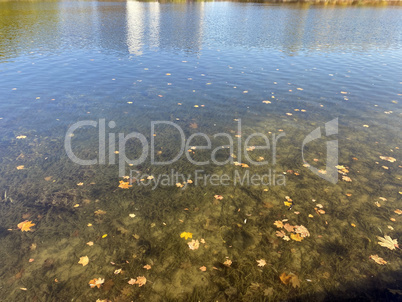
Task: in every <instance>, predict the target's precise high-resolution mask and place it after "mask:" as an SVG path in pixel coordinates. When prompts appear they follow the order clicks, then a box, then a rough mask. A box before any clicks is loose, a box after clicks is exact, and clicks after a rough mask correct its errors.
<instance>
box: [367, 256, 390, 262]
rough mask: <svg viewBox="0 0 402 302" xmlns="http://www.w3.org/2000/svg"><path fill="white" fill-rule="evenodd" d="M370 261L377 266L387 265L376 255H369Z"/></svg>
mask: <svg viewBox="0 0 402 302" xmlns="http://www.w3.org/2000/svg"><path fill="white" fill-rule="evenodd" d="M370 259H372V260H374V261H375V262H377V263H378V264H387V261H385V260H384V259H383V258H381V257H379V256H378V255H371V256H370Z"/></svg>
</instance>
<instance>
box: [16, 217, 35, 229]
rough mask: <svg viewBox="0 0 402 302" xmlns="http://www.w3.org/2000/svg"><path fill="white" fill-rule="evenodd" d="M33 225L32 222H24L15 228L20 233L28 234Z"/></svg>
mask: <svg viewBox="0 0 402 302" xmlns="http://www.w3.org/2000/svg"><path fill="white" fill-rule="evenodd" d="M34 225H35V223H32V221H28V220H25V221H23V222H20V223H19V224H18V225H17V227H18V228H19V229H20V230H21V231H22V232H28V231H31V227H33V226H34Z"/></svg>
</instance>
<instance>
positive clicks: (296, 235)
mask: <svg viewBox="0 0 402 302" xmlns="http://www.w3.org/2000/svg"><path fill="white" fill-rule="evenodd" d="M290 238H291V239H292V240H294V241H302V240H303V237H301V236H300V234H293V233H292V234H290Z"/></svg>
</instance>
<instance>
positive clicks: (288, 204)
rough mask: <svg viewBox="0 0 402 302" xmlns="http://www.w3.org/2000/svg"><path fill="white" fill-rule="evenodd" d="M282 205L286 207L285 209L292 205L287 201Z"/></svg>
mask: <svg viewBox="0 0 402 302" xmlns="http://www.w3.org/2000/svg"><path fill="white" fill-rule="evenodd" d="M283 204H284V205H285V206H287V207H290V206H291V205H292V203H291V202H287V201H284V202H283Z"/></svg>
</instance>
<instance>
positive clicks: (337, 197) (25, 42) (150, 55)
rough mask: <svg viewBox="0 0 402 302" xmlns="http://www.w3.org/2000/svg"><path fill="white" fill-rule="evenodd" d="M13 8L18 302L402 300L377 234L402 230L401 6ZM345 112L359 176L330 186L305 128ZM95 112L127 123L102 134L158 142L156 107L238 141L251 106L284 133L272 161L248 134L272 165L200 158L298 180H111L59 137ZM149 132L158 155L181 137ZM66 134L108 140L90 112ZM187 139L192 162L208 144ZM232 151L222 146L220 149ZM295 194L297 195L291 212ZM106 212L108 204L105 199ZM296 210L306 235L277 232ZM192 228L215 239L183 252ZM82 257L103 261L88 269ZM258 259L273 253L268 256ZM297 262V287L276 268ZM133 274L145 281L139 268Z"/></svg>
mask: <svg viewBox="0 0 402 302" xmlns="http://www.w3.org/2000/svg"><path fill="white" fill-rule="evenodd" d="M0 14H1V15H0V17H1V18H0V32H1V36H0V37H1V39H0V118H2V119H1V120H0V131H1V144H0V153H1V164H0V171H1V175H2V177H1V179H0V193H1V196H2V203H1V204H0V206H1V207H0V209H1V212H0V216H1V224H0V231H1V234H0V236H1V237H0V238H1V241H2V244H1V249H0V256H1V258H2V259H4V266H3V268H2V270H1V272H0V276H1V282H0V284H1V285H0V293H1V294H0V296H1V297H5V298H3V299H5V301H22V300H24V299H25V300H29V301H34V300H35V299H36V301H61V300H63V301H64V300H71V299H74V300H76V301H91V300H93V301H96V299H110V300H112V301H131V300H134V299H136V300H155V301H157V300H167V299H173V300H184V301H191V300H194V301H195V300H197V301H198V300H202V301H210V300H214V301H215V300H217V301H226V300H228V301H241V300H245V301H258V300H264V299H267V300H272V301H278V300H285V299H290V300H292V299H302V300H307V301H311V299H315V300H323V299H337V300H339V299H340V298H358V297H360V298H362V297H365V296H364V295H365V294H366V293H367V295H368V296H369V297H370V298H371V299H374V300H376V301H379V300H381V299H382V300H385V299H388V300H396V299H398V297H400V296H398V292H395V291H392V290H402V289H401V288H399V286H400V285H399V284H398V282H397V281H398V280H400V279H401V278H400V277H401V275H400V269H401V264H402V262H401V260H400V256H401V254H400V250H399V249H396V250H389V249H387V248H385V247H382V246H380V245H378V244H377V242H378V239H377V237H376V236H381V237H384V236H385V235H389V236H391V237H392V238H393V239H398V240H399V239H400V234H401V227H400V219H401V218H400V217H399V215H398V214H397V213H395V212H394V211H395V210H396V209H401V207H402V205H401V194H400V191H401V177H402V175H401V163H400V160H401V156H400V148H401V135H400V133H401V112H402V111H401V105H400V103H401V94H402V91H401V81H402V77H401V76H402V73H401V68H402V64H401V62H402V60H401V59H402V58H401V57H402V52H401V45H402V44H401V34H400V33H401V29H402V21H401V20H402V18H401V17H402V15H401V14H402V13H401V10H400V7H392V6H367V7H365V6H363V7H354V6H353V7H340V6H327V7H324V6H304V5H272V4H259V3H237V2H216V3H215V2H196V3H186V4H183V3H157V2H136V1H128V2H91V1H82V2H78V1H77V2H75V1H74V2H68V1H56V2H4V3H0ZM298 88H299V89H298ZM268 100H269V101H270V103H268V102H263V101H268ZM179 103H180V104H181V105H180V104H179ZM195 106H198V107H195ZM295 110H298V111H295ZM301 110H304V111H301ZM287 113H288V115H287ZM290 113H291V114H292V115H289V114H290ZM334 118H338V119H339V133H338V135H337V136H336V138H337V139H338V143H339V164H340V165H344V166H345V167H347V168H348V170H349V173H347V174H348V176H349V177H350V178H351V179H352V181H351V182H348V181H344V180H342V179H341V175H339V182H338V183H337V184H335V185H334V184H331V183H329V182H327V181H325V180H323V179H322V178H320V177H318V176H317V175H315V174H314V173H312V172H311V171H310V170H309V169H307V168H306V167H305V166H303V160H302V158H301V146H302V142H303V140H304V138H305V137H306V136H307V135H308V134H309V133H310V132H311V131H313V130H314V129H315V128H317V127H319V126H320V127H323V126H324V123H326V122H328V121H330V120H333V119H334ZM99 119H105V120H106V123H108V122H109V121H114V122H115V123H116V127H115V128H113V129H110V128H107V129H106V130H107V132H106V135H107V136H106V137H107V138H108V134H109V133H116V144H117V136H118V135H117V133H119V132H121V133H125V134H128V133H130V132H133V131H137V132H139V133H142V134H143V135H144V136H145V137H146V138H147V140H148V142H150V140H151V137H152V133H151V132H150V130H151V122H152V121H158V120H159V121H171V122H174V123H176V124H177V125H178V126H180V127H181V128H182V129H183V131H184V134H185V135H186V137H187V138H188V137H189V136H190V135H191V134H193V133H196V132H202V133H206V134H207V135H208V136H210V137H211V138H212V135H214V134H216V133H219V132H225V133H228V134H230V135H231V136H232V137H233V139H237V138H236V137H235V135H238V134H239V133H238V128H237V127H238V122H237V121H238V120H239V119H241V123H242V125H243V127H242V129H241V135H242V139H243V141H244V139H246V138H247V136H248V135H250V134H252V133H256V132H259V133H264V134H266V135H268V134H269V138H270V139H271V135H272V134H276V135H279V134H281V133H286V136H285V137H283V138H281V140H280V144H278V147H277V157H276V159H277V162H276V164H273V163H272V161H271V159H272V156H271V155H270V153H268V154H267V153H266V152H265V153H264V152H263V151H252V152H250V153H251V154H252V155H253V159H258V157H259V156H263V157H264V158H265V159H267V158H269V160H270V164H269V165H267V166H262V167H256V166H253V165H251V164H250V168H242V169H243V170H242V169H240V168H239V167H238V166H235V165H234V164H227V165H223V166H217V165H213V164H210V165H205V166H203V167H202V169H203V170H205V171H206V173H219V174H225V173H227V174H228V175H233V174H234V173H235V171H236V170H237V171H241V173H243V171H244V170H245V169H249V171H250V172H251V173H259V174H263V173H266V172H267V171H268V169H271V170H272V171H271V172H272V173H273V174H275V175H277V178H279V176H282V177H285V178H286V183H285V184H286V185H284V186H279V185H277V186H275V185H271V186H261V185H250V186H247V185H239V184H237V185H234V184H233V183H231V184H230V185H228V186H213V185H211V184H207V185H195V184H194V183H193V184H192V185H191V184H190V185H188V186H187V187H186V189H180V188H177V187H176V185H175V183H176V182H172V183H171V184H170V185H166V186H160V187H158V188H156V190H152V188H151V187H149V186H148V187H146V186H143V185H138V184H134V186H133V187H132V188H130V189H127V190H125V189H121V188H118V185H119V181H120V180H122V178H119V177H118V176H119V175H118V166H117V165H91V166H80V165H76V164H74V163H73V162H72V161H71V160H70V159H69V158H68V157H67V155H66V151H65V149H64V140H65V135H66V132H67V129H68V128H69V126H71V125H72V124H74V123H75V122H78V121H83V120H93V121H99ZM367 126H368V127H367ZM18 136H26V138H19V139H17V137H18ZM155 139H156V142H157V144H156V145H157V149H156V152H157V151H161V153H160V154H157V159H160V160H168V159H169V158H171V157H172V156H173V155H174V154H175V153H177V150H178V146H179V143H180V141H179V137H178V135H177V132H174V131H173V130H172V129H171V128H168V127H165V128H161V129H159V130H157V131H156V136H155ZM331 139H332V138H331ZM72 142H73V149H74V152H75V153H76V154H77V156H79V157H81V158H84V159H93V158H94V157H97V156H98V152H99V151H98V129H97V128H93V127H88V128H84V129H81V130H80V131H77V132H75V133H74V137H73V138H72ZM213 142H214V144H215V145H223V144H227V141H224V140H222V141H219V140H214V141H213ZM325 142H326V139H322V140H317V141H316V142H315V143H312V144H310V145H309V146H308V149H307V154H306V160H307V162H309V163H310V164H311V165H314V166H316V167H318V168H321V169H325V160H326V158H325V157H326V155H325V153H326V150H325ZM203 143H204V142H202V141H201V142H200V144H203ZM250 144H252V143H250ZM255 144H257V143H256V142H255ZM138 148H139V147H138V144H134V143H131V144H130V143H128V144H127V153H129V152H131V154H130V155H131V156H132V157H135V156H136V155H137V156H138V152H139V149H138ZM116 150H118V147H117V146H116ZM120 151H121V150H120ZM134 152H137V153H134ZM194 152H195V154H193V155H194V156H195V158H197V160H206V159H209V158H210V155H211V154H210V152H204V151H202V150H200V151H197V150H195V151H194ZM109 153H110V152H107V153H106V156H107V157H106V158H107V159H109ZM112 153H113V152H112ZM120 155H121V154H120ZM120 155H119V154H116V156H115V159H116V161H117V160H118V158H119V156H120ZM229 155H230V152H226V151H225V150H224V151H223V152H221V153H219V156H220V157H219V158H220V159H221V160H222V161H223V160H225V159H226V158H228V156H229ZM380 156H389V157H392V158H395V160H396V161H395V162H391V163H390V162H388V161H387V160H382V159H380ZM149 159H150V158H149V157H148V158H147V160H146V161H145V162H144V163H142V164H141V165H138V166H136V167H135V169H136V170H139V171H141V173H144V174H145V173H146V174H152V175H155V177H157V176H158V175H161V174H163V173H170V171H171V169H175V171H178V172H179V173H185V174H191V179H192V180H193V181H195V177H194V175H195V170H196V169H199V167H198V166H195V165H193V164H191V163H190V162H189V161H188V160H187V159H186V157H185V156H184V155H183V156H182V158H181V159H180V160H178V161H177V162H175V163H174V164H172V165H165V166H155V165H151V163H150V162H149ZM314 159H316V160H318V161H315V160H314ZM106 162H109V161H108V160H107V161H106ZM243 162H246V163H247V161H245V160H243ZM18 166H24V168H23V169H20V170H17V169H16V167H18ZM384 167H385V168H384ZM126 168H127V169H126V174H128V173H129V172H128V171H129V166H126ZM239 169H240V170H239ZM274 171H275V172H274ZM284 173H285V174H284ZM297 174H298V175H297ZM80 183H83V184H82V185H77V184H80ZM264 189H265V190H264ZM216 194H218V195H222V196H223V199H222V200H217V199H215V198H214V195H216ZM285 196H290V197H291V198H292V199H293V201H294V206H293V208H292V209H291V210H290V211H289V210H288V208H289V206H285V205H284V203H283V202H284V201H286V199H285ZM380 197H383V198H386V201H385V200H383V199H381V198H380ZM376 202H378V204H379V205H380V207H378V204H377V205H376ZM76 204H79V206H78V207H74V206H75V205H76ZM317 204H321V205H323V209H324V210H325V214H319V213H318V212H317V211H318V208H317ZM315 208H317V209H315ZM99 209H101V210H103V211H105V212H106V214H101V215H99V214H98V215H97V214H95V213H94V212H95V211H97V210H99ZM295 212H296V213H295ZM297 212H298V213H299V214H297ZM130 213H131V214H135V215H136V216H135V217H134V218H131V217H130V216H129V214H130ZM309 214H310V215H312V216H313V217H309V216H308V215H309ZM390 218H393V219H395V221H391V220H390ZM283 219H289V221H288V223H290V224H291V225H304V226H305V227H307V228H308V230H309V231H310V236H309V237H306V238H305V239H303V240H302V241H301V242H298V241H294V240H290V241H289V242H288V241H285V240H282V239H281V238H280V237H277V236H276V235H275V233H276V231H277V230H278V229H277V227H276V226H275V225H273V223H274V222H275V221H278V220H283ZM24 220H29V221H33V223H35V226H34V227H33V228H32V230H33V232H21V230H19V229H18V227H17V225H18V224H19V223H20V222H22V221H24ZM88 223H90V224H92V226H90V227H88V226H87V225H88ZM351 224H353V225H355V227H353V226H352V225H351ZM389 226H390V227H391V228H392V230H391V228H389ZM185 231H186V232H191V233H193V239H197V240H200V239H201V238H203V239H205V242H206V243H205V244H201V246H200V248H199V249H197V250H194V251H192V250H189V248H188V246H187V244H186V242H188V241H190V239H188V240H185V239H183V238H180V234H181V233H182V232H185ZM105 234H108V236H107V237H105V238H102V236H103V235H105ZM133 235H137V236H136V237H133ZM288 235H289V234H288ZM89 241H92V242H94V245H93V246H88V245H86V243H87V242H89ZM33 244H34V245H35V246H36V248H33V246H32V245H33ZM85 255H87V256H88V257H89V260H90V262H89V264H88V265H87V266H85V267H82V265H80V264H78V261H79V259H80V257H82V256H85ZM370 255H379V256H380V257H382V258H384V259H385V260H386V261H388V263H387V264H385V265H379V264H377V263H375V262H374V261H373V260H371V259H370V258H369V257H370ZM226 257H228V258H226ZM29 259H34V261H33V262H29ZM226 259H230V260H231V261H232V262H233V263H232V265H231V266H230V267H227V266H225V265H223V262H224V261H225V260H226ZM259 259H264V260H266V262H267V265H266V266H264V267H258V266H257V262H256V260H259ZM111 262H113V263H114V264H111ZM146 264H149V265H151V266H152V268H151V269H150V270H146V269H144V268H143V266H145V265H146ZM201 266H205V267H206V268H207V270H206V272H202V271H200V270H199V267H201ZM120 268H121V269H122V272H123V273H120V274H118V275H115V274H114V271H115V270H116V269H120ZM284 272H285V273H286V274H289V273H293V274H295V275H297V276H298V278H299V279H300V287H297V288H293V287H292V286H291V285H285V284H283V283H281V280H280V278H279V276H280V275H281V274H282V273H284ZM138 276H145V277H146V278H147V280H148V282H147V284H145V285H144V286H142V287H138V286H137V285H134V286H133V285H129V284H128V283H127V282H128V281H129V280H130V278H137V277H138ZM99 277H100V278H104V279H105V284H104V285H103V286H102V287H101V288H99V289H98V288H94V289H91V288H90V287H89V285H88V282H89V280H91V279H93V278H99ZM55 279H57V282H56V281H55ZM20 288H26V289H27V290H26V291H25V290H21V289H20ZM389 289H391V291H390V290H389Z"/></svg>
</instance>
